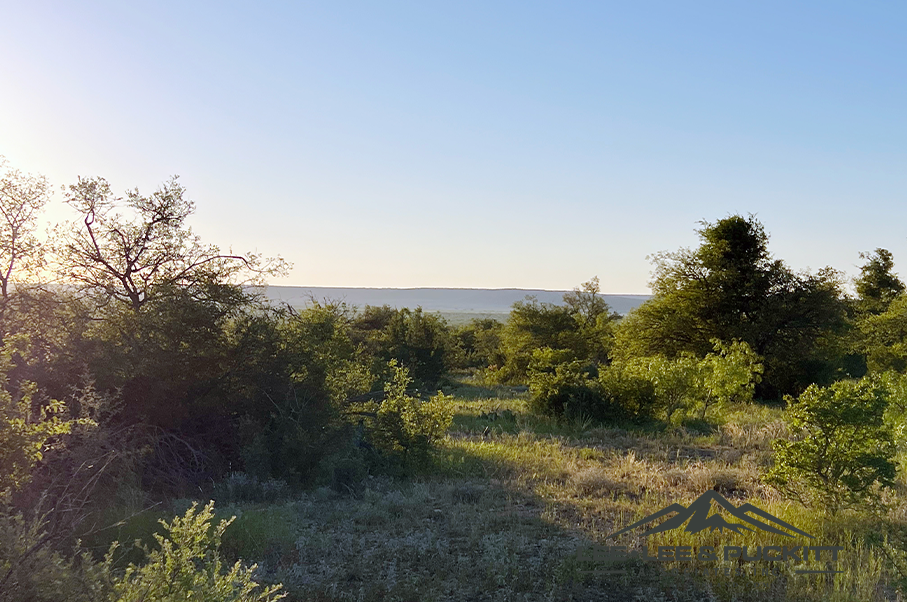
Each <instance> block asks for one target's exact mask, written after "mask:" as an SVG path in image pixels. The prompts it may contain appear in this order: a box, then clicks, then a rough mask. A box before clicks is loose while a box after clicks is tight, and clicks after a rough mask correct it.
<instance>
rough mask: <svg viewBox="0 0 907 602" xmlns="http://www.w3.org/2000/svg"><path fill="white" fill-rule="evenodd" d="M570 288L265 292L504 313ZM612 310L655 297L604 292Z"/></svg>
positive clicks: (287, 297) (297, 298) (285, 297)
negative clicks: (529, 300)
mask: <svg viewBox="0 0 907 602" xmlns="http://www.w3.org/2000/svg"><path fill="white" fill-rule="evenodd" d="M565 292H567V291H545V290H532V289H517V288H508V289H484V288H342V287H321V286H268V287H267V289H266V290H265V295H266V296H267V297H268V299H270V300H271V301H272V302H274V303H280V302H282V303H287V304H289V305H292V306H294V307H305V306H307V305H309V304H310V303H311V300H312V298H314V299H316V300H318V301H324V300H326V299H327V300H331V301H343V302H345V303H347V304H348V305H354V306H357V307H364V306H366V305H372V306H381V305H390V306H391V307H395V308H398V309H402V308H404V307H408V308H410V309H415V308H416V307H421V308H422V309H423V310H425V311H430V312H440V313H467V314H500V315H505V314H508V313H509V312H510V308H511V306H512V305H513V304H514V303H515V302H517V301H523V300H525V299H526V296H527V295H533V296H535V297H536V298H537V299H538V300H539V301H542V302H545V303H554V304H556V305H562V304H563V303H564V299H563V297H564V293H565ZM602 298H603V299H604V300H605V301H606V302H607V303H608V305H609V306H611V309H612V310H613V311H615V312H617V313H619V314H621V315H625V314H627V313H629V312H630V311H631V310H633V309H635V308H637V307H639V306H640V305H642V304H643V303H644V302H645V301H647V300H648V299H650V298H651V296H650V295H602Z"/></svg>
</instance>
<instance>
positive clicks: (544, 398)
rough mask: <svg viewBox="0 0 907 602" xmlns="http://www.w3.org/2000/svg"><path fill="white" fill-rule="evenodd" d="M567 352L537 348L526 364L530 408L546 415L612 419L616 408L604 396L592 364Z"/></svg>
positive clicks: (615, 413)
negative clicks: (527, 366)
mask: <svg viewBox="0 0 907 602" xmlns="http://www.w3.org/2000/svg"><path fill="white" fill-rule="evenodd" d="M570 355H571V354H570V352H568V351H556V350H554V349H550V348H543V349H537V350H536V351H535V352H534V353H533V355H532V361H531V363H530V364H529V394H530V397H529V408H530V410H531V411H533V412H535V413H537V414H542V415H546V416H564V417H567V418H592V419H595V420H614V419H617V418H618V417H620V412H619V408H618V407H617V406H616V405H615V404H614V403H612V400H611V399H610V398H608V397H606V396H605V395H604V392H603V390H602V387H601V384H600V383H599V381H598V380H597V378H596V376H597V374H596V370H595V366H594V365H592V364H590V363H589V362H587V361H580V360H571V359H569V358H570Z"/></svg>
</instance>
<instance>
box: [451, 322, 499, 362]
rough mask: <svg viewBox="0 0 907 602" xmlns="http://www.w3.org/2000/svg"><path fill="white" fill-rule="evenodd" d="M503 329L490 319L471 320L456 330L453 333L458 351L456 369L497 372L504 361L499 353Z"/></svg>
mask: <svg viewBox="0 0 907 602" xmlns="http://www.w3.org/2000/svg"><path fill="white" fill-rule="evenodd" d="M503 329H504V325H503V324H502V323H501V322H498V321H497V320H493V319H491V318H485V319H482V320H472V321H471V322H470V323H469V324H465V325H463V326H461V327H460V328H458V329H456V330H455V331H454V333H453V336H454V341H455V343H456V346H457V349H458V351H459V356H457V358H456V359H457V360H458V361H457V363H456V364H455V365H456V367H458V368H490V369H491V370H497V369H498V367H500V366H501V365H503V364H504V361H505V359H504V355H503V353H502V352H501V336H502V332H503Z"/></svg>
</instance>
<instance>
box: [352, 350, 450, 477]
mask: <svg viewBox="0 0 907 602" xmlns="http://www.w3.org/2000/svg"><path fill="white" fill-rule="evenodd" d="M390 369H391V371H392V373H393V377H392V379H391V380H390V381H389V382H388V383H387V384H386V385H385V387H384V393H385V395H384V400H383V401H381V402H380V403H378V402H368V403H366V404H363V406H362V411H361V412H359V414H360V415H367V416H368V415H370V416H371V419H370V422H369V425H368V426H369V431H368V439H369V441H370V444H371V445H372V446H374V448H375V449H376V450H377V451H378V452H380V453H382V454H386V455H389V456H395V457H399V458H400V459H402V460H403V461H404V462H405V463H409V462H415V463H419V462H422V461H424V460H425V459H427V457H428V454H429V453H430V451H431V446H432V444H433V443H434V442H435V441H437V440H438V439H440V438H442V437H443V436H444V434H445V433H446V432H447V428H448V427H449V426H450V424H451V421H452V420H453V409H452V407H451V400H450V397H448V396H446V395H444V394H443V393H441V392H438V394H437V395H434V396H432V397H431V398H430V399H429V400H428V401H422V400H420V399H418V398H416V397H411V396H410V395H408V394H407V388H408V387H409V385H410V383H411V382H412V379H411V378H410V376H409V371H408V370H407V369H406V368H405V367H403V366H399V365H398V364H397V362H396V361H394V360H391V362H390Z"/></svg>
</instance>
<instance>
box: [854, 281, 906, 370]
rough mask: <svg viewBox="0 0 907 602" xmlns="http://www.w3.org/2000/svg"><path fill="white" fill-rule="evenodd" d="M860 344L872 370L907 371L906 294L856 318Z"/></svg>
mask: <svg viewBox="0 0 907 602" xmlns="http://www.w3.org/2000/svg"><path fill="white" fill-rule="evenodd" d="M857 339H858V342H857V346H858V349H859V350H860V352H862V353H863V354H864V355H865V356H866V365H867V367H868V369H869V371H870V372H884V371H886V370H894V371H896V372H903V371H904V370H907V295H905V296H901V297H898V298H897V299H895V300H894V301H892V302H891V303H889V304H888V307H887V308H886V309H885V311H883V312H881V313H879V314H874V313H867V314H866V315H863V316H862V317H860V318H859V319H858V320H857Z"/></svg>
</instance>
